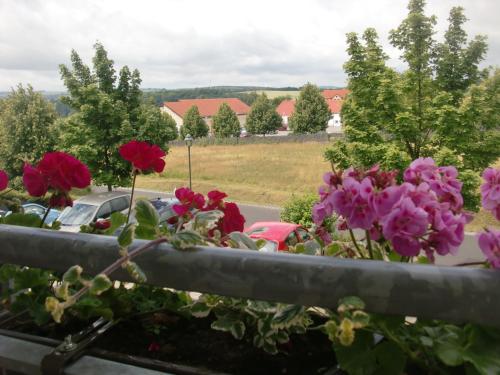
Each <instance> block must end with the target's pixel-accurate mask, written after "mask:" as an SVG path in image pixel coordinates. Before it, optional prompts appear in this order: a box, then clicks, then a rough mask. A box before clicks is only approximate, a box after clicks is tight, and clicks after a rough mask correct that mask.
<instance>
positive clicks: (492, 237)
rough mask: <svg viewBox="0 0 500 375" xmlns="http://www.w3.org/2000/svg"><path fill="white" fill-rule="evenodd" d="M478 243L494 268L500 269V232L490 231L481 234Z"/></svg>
mask: <svg viewBox="0 0 500 375" xmlns="http://www.w3.org/2000/svg"><path fill="white" fill-rule="evenodd" d="M478 243H479V247H480V249H481V250H482V252H483V254H484V255H485V256H486V258H487V259H488V261H489V262H490V263H491V265H492V266H493V268H500V231H498V230H493V229H488V230H487V232H484V233H481V234H479V236H478Z"/></svg>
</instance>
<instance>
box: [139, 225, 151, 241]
mask: <svg viewBox="0 0 500 375" xmlns="http://www.w3.org/2000/svg"><path fill="white" fill-rule="evenodd" d="M135 237H136V238H139V239H141V240H154V239H155V238H156V229H155V228H153V227H150V226H147V225H138V226H136V228H135Z"/></svg>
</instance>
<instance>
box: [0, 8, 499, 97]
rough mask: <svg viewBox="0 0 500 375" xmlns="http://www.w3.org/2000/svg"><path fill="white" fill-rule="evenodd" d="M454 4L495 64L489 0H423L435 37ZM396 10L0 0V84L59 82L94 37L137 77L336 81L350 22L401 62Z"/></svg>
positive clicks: (197, 81) (178, 81)
mask: <svg viewBox="0 0 500 375" xmlns="http://www.w3.org/2000/svg"><path fill="white" fill-rule="evenodd" d="M454 5H461V6H464V7H465V8H466V15H467V16H468V18H469V19H470V21H469V23H468V24H467V31H468V32H469V35H474V34H479V33H481V34H487V35H488V36H489V45H490V49H489V52H488V56H487V61H486V65H488V64H498V62H499V57H500V32H499V31H497V29H498V27H497V20H496V19H495V18H496V15H497V14H498V13H499V10H500V5H499V4H498V2H497V1H496V0H429V5H428V7H427V9H428V13H433V14H436V15H437V16H438V19H439V23H438V25H437V30H438V35H437V36H438V37H441V36H442V32H443V30H444V29H445V28H446V26H447V22H446V18H447V14H448V11H449V9H450V8H451V7H452V6H454ZM406 12H407V10H406V1H401V0H398V1H396V0H378V1H371V0H354V1H350V2H345V1H344V2H339V1H331V0H313V1H310V0H274V1H268V0H254V1H252V2H238V4H236V3H235V2H234V1H231V0H213V1H203V0H182V1H181V0H150V1H147V2H141V3H138V2H137V1H133V0H107V1H99V0H89V1H85V2H73V1H64V0H33V1H29V2H24V1H7V0H0V56H1V57H0V90H7V89H9V88H10V87H12V86H15V85H16V84H17V83H18V82H23V83H31V84H32V85H33V86H34V87H35V88H36V89H46V90H62V89H64V87H63V84H62V81H61V80H60V77H59V73H58V65H59V64H61V63H64V64H68V63H69V56H70V52H71V49H75V50H76V51H77V52H78V53H79V54H80V56H81V57H82V59H84V61H86V62H87V63H88V64H90V62H91V58H92V55H93V49H92V46H93V44H94V43H95V42H96V41H100V42H102V43H103V44H104V46H105V48H106V50H107V51H108V53H109V56H110V57H111V58H113V59H114V60H115V63H116V66H117V68H118V69H119V67H121V66H122V65H128V66H129V67H131V68H138V69H139V70H140V72H141V76H142V78H143V87H169V88H173V87H192V86H205V85H247V84H248V85H265V86H289V85H302V84H303V83H305V82H308V81H309V82H314V83H317V84H320V85H343V84H345V75H344V73H343V70H342V65H343V63H344V62H345V60H346V59H347V55H346V52H345V34H346V33H347V32H350V31H355V32H359V33H360V32H362V31H363V30H364V29H365V28H367V27H375V28H376V29H377V31H378V32H379V36H380V37H381V42H382V44H383V45H384V48H385V50H386V51H387V52H388V53H389V55H390V56H391V60H390V61H389V63H390V64H391V65H393V66H396V67H401V66H402V63H401V62H400V61H399V60H398V56H399V52H398V51H397V50H395V49H394V48H392V47H390V45H389V43H388V40H387V35H388V32H389V30H390V29H392V28H395V27H397V25H398V24H399V23H400V22H401V20H402V19H403V18H404V17H405V15H406ZM118 69H117V70H118Z"/></svg>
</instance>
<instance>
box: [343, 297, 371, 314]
mask: <svg viewBox="0 0 500 375" xmlns="http://www.w3.org/2000/svg"><path fill="white" fill-rule="evenodd" d="M364 308H365V303H364V302H363V300H362V299H361V298H359V297H356V296H349V297H344V298H341V299H340V300H339V307H338V309H337V310H338V312H339V313H342V312H345V311H350V310H363V309H364Z"/></svg>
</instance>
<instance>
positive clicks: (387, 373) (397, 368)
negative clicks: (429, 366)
mask: <svg viewBox="0 0 500 375" xmlns="http://www.w3.org/2000/svg"><path fill="white" fill-rule="evenodd" d="M374 353H375V357H376V358H377V363H378V366H377V371H376V372H375V374H376V375H400V374H403V373H404V368H405V366H406V355H405V354H404V352H403V351H402V350H401V349H400V348H399V346H397V345H396V344H394V343H393V342H392V341H384V342H381V343H380V344H378V345H377V346H375V349H374Z"/></svg>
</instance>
